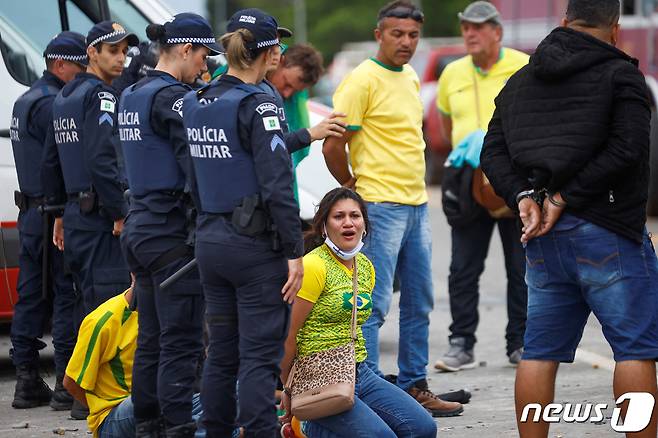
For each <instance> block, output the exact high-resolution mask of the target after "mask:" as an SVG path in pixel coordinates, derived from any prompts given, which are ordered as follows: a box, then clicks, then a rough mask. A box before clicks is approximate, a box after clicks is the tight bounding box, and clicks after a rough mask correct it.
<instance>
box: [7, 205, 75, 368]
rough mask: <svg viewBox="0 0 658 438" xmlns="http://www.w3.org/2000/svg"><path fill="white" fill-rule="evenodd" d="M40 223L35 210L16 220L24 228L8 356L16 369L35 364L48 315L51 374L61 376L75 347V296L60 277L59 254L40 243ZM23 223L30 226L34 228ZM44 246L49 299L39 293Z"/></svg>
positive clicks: (61, 263) (61, 262)
mask: <svg viewBox="0 0 658 438" xmlns="http://www.w3.org/2000/svg"><path fill="white" fill-rule="evenodd" d="M42 220H43V218H42V216H41V214H39V212H38V211H37V209H36V208H30V209H29V210H27V211H26V212H25V213H21V215H20V217H19V224H21V225H24V226H21V225H19V227H20V228H21V230H20V231H19V238H20V249H19V266H20V272H19V274H18V287H17V289H18V302H17V303H16V305H15V306H14V316H13V319H12V323H11V343H12V346H13V348H12V350H11V356H12V359H13V362H14V365H16V366H19V365H28V364H37V363H38V360H39V353H38V351H39V350H41V349H42V348H44V347H45V346H46V344H44V343H43V342H42V341H41V340H40V339H39V338H41V337H42V336H43V333H44V330H45V329H46V328H47V325H48V321H49V319H50V316H51V311H52V336H53V345H54V347H55V370H56V372H57V374H63V373H64V371H65V370H66V365H67V364H68V361H69V358H70V357H71V353H72V352H73V347H74V346H75V333H76V331H75V322H74V318H73V313H74V307H75V293H74V290H73V280H72V278H71V276H70V275H67V274H65V273H64V257H63V255H62V253H61V252H60V251H59V250H58V249H57V248H56V247H55V246H54V245H53V244H52V242H44V237H43V234H42V232H41V231H37V230H39V229H40V227H41V223H42ZM26 223H32V224H34V225H36V228H35V227H34V226H29V225H27V224H26ZM50 227H51V228H52V221H51V224H50ZM44 244H46V245H48V248H49V254H48V257H49V265H50V285H51V295H50V298H47V299H44V297H43V290H42V281H43V278H42V260H43V245H44Z"/></svg>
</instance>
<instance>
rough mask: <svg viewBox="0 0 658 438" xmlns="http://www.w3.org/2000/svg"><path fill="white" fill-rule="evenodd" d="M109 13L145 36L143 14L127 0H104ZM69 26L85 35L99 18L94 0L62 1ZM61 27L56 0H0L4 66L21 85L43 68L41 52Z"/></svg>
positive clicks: (26, 83) (98, 10)
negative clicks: (27, 3)
mask: <svg viewBox="0 0 658 438" xmlns="http://www.w3.org/2000/svg"><path fill="white" fill-rule="evenodd" d="M107 4H108V6H109V9H110V15H111V17H112V19H113V20H115V21H118V22H119V23H121V24H122V25H123V26H124V27H125V28H126V29H127V30H129V31H130V32H134V33H135V34H137V36H138V37H139V38H140V39H145V38H146V34H145V28H146V26H147V25H148V20H147V19H146V17H145V16H144V15H143V14H142V13H141V12H140V11H139V10H138V9H137V8H136V7H135V5H133V4H132V3H131V2H130V1H128V0H108V1H107ZM64 6H65V8H66V14H67V16H68V21H69V28H70V30H74V31H76V32H80V33H81V34H83V35H86V34H87V32H88V31H89V29H91V27H92V25H93V23H95V22H98V21H99V20H100V6H99V1H98V0H66V2H65V4H64ZM61 30H62V25H61V19H60V9H59V6H58V2H56V1H53V0H31V4H30V7H25V3H24V2H19V1H0V36H1V37H2V40H1V42H0V49H1V51H2V55H3V59H4V62H5V64H6V65H7V69H8V70H9V72H10V73H11V74H12V76H13V77H14V79H16V80H17V81H19V82H20V83H22V84H25V85H29V84H31V83H32V82H34V81H35V80H36V79H37V78H38V77H39V75H40V74H41V71H43V70H44V69H45V63H44V60H43V51H44V49H45V48H46V46H47V45H48V42H49V41H50V40H51V39H52V38H53V37H54V36H55V35H57V34H58V33H59V32H61Z"/></svg>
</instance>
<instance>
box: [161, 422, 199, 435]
mask: <svg viewBox="0 0 658 438" xmlns="http://www.w3.org/2000/svg"><path fill="white" fill-rule="evenodd" d="M194 432H196V423H195V422H192V423H185V424H179V425H178V426H173V427H172V426H169V427H167V434H166V435H165V437H166V438H194Z"/></svg>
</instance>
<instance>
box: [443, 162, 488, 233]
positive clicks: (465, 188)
mask: <svg viewBox="0 0 658 438" xmlns="http://www.w3.org/2000/svg"><path fill="white" fill-rule="evenodd" d="M472 186H473V168H472V167H471V166H469V165H467V164H464V166H462V167H459V168H457V167H446V168H444V169H443V182H442V183H441V194H442V197H441V204H442V205H443V212H444V213H445V215H446V218H447V219H448V223H449V224H450V226H452V227H455V228H458V227H463V226H466V225H468V224H470V223H471V222H473V221H474V220H475V219H477V218H478V217H479V216H480V215H481V214H483V213H486V211H485V210H484V208H482V207H481V206H480V204H478V203H477V202H475V199H473V194H472Z"/></svg>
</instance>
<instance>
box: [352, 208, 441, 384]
mask: <svg viewBox="0 0 658 438" xmlns="http://www.w3.org/2000/svg"><path fill="white" fill-rule="evenodd" d="M368 217H369V218H370V223H371V230H369V231H370V232H369V233H368V236H367V237H366V242H365V246H364V248H363V252H364V254H365V255H366V256H367V257H368V258H369V259H370V260H371V261H372V264H373V265H374V267H375V276H376V281H375V289H374V290H373V291H372V303H373V308H372V315H371V316H370V318H369V319H368V320H367V321H366V323H365V324H363V326H362V330H363V336H364V337H365V340H366V349H367V350H368V358H367V359H366V363H367V364H368V366H369V367H370V368H371V369H372V370H373V371H375V373H377V374H380V375H381V372H380V371H379V328H380V327H381V326H382V324H384V318H385V317H386V314H387V313H388V311H389V309H390V306H391V297H392V294H393V278H394V276H395V273H396V268H397V274H398V277H399V279H400V342H399V346H398V368H399V375H398V385H399V386H400V387H401V388H403V389H408V388H410V387H411V386H412V385H413V384H414V383H415V382H417V381H419V380H422V379H424V378H425V376H426V373H427V372H426V367H427V361H428V348H429V347H428V342H429V339H428V338H429V324H430V320H429V314H430V312H431V311H432V308H433V307H434V289H433V287H432V267H431V266H432V235H431V232H430V224H429V214H428V211H427V204H422V205H419V206H411V205H402V204H391V203H387V202H369V203H368Z"/></svg>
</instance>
